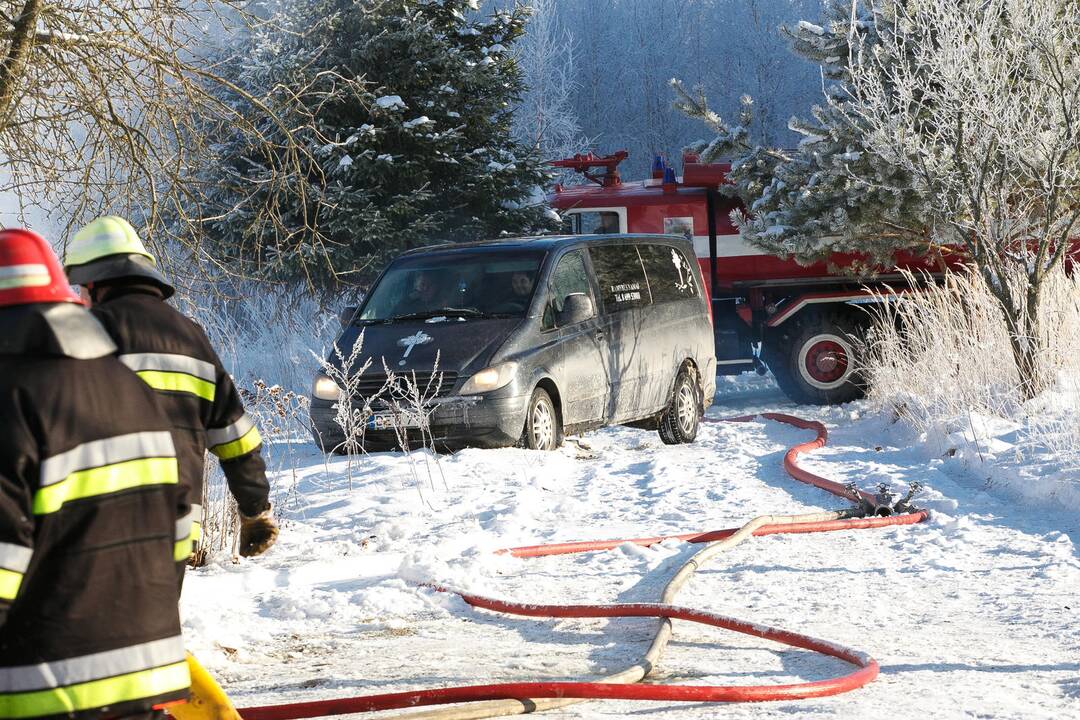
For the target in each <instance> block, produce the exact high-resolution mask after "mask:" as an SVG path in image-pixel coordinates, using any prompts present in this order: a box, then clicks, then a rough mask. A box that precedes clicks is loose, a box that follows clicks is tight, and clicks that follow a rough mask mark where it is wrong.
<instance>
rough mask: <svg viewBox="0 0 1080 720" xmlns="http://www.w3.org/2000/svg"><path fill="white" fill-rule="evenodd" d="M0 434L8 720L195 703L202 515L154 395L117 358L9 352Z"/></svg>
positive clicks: (0, 592) (2, 672) (3, 697)
mask: <svg viewBox="0 0 1080 720" xmlns="http://www.w3.org/2000/svg"><path fill="white" fill-rule="evenodd" d="M0 427H3V428H4V431H3V432H2V433H0V719H3V720H7V719H9V718H10V719H12V720H14V719H16V718H17V719H20V720H22V719H25V718H51V717H58V716H64V717H74V718H79V719H82V718H86V719H87V720H89V719H90V718H98V717H101V716H102V713H103V712H107V713H108V714H109V716H120V715H134V714H142V713H146V712H149V711H150V710H151V709H152V708H153V706H155V705H158V704H160V703H165V702H171V701H174V700H180V699H183V698H185V697H186V696H187V688H188V685H189V679H188V672H187V665H186V663H185V662H184V652H183V643H182V640H181V638H180V618H179V613H178V610H177V603H176V600H177V590H178V588H177V577H176V564H175V560H174V556H175V553H176V550H175V542H176V538H175V534H176V531H177V528H178V520H179V519H181V518H183V517H187V516H190V513H191V507H190V505H189V503H188V499H187V491H186V488H185V487H184V486H183V485H181V484H180V483H179V482H178V480H179V470H178V464H177V459H176V449H175V445H176V443H175V442H174V435H173V431H172V429H171V425H170V423H169V420H168V418H166V417H165V416H164V414H163V413H162V411H161V409H160V408H159V407H158V402H157V399H156V397H155V395H154V393H153V392H152V391H151V390H150V389H149V388H148V387H147V386H146V384H145V383H143V382H141V381H140V380H139V379H138V378H136V377H135V376H134V375H132V373H131V372H130V371H129V370H128V369H127V368H125V367H124V366H123V365H122V364H121V363H120V362H119V361H117V359H116V358H115V357H114V356H107V357H101V358H97V359H92V360H75V359H72V358H67V357H58V356H49V355H4V354H0ZM106 709H107V710H106Z"/></svg>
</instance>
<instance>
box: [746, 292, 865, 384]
mask: <svg viewBox="0 0 1080 720" xmlns="http://www.w3.org/2000/svg"><path fill="white" fill-rule="evenodd" d="M863 330H864V327H863V326H861V325H860V324H859V323H858V322H856V321H855V319H854V318H852V317H850V315H848V314H847V313H842V312H829V313H821V314H815V315H809V316H807V317H805V318H802V319H800V321H799V323H798V324H797V325H793V326H792V327H791V328H790V329H788V330H787V331H786V332H784V333H782V334H779V335H777V336H775V337H773V338H772V339H771V340H767V341H766V342H765V346H764V347H763V355H764V360H765V364H766V365H768V366H769V370H771V371H772V374H773V377H774V378H775V379H776V384H777V385H779V386H780V389H781V390H783V391H784V394H785V395H787V396H788V397H789V398H791V399H792V400H793V401H795V402H797V403H801V404H810V405H833V404H838V403H845V402H850V401H852V400H857V399H859V398H861V397H862V396H863V395H864V394H865V386H864V383H863V379H862V375H861V373H860V372H859V357H858V353H859V350H860V348H859V343H858V339H859V338H860V337H863V336H864V335H865V333H864V332H862V331H863ZM821 353H831V354H832V355H835V354H840V355H841V363H842V365H841V366H840V367H836V368H830V367H828V365H827V364H826V363H825V362H824V361H823V362H822V363H818V364H815V363H814V357H815V356H816V355H817V354H821ZM827 360H828V361H829V362H835V360H834V359H833V358H832V357H830V358H827ZM834 376H835V377H834Z"/></svg>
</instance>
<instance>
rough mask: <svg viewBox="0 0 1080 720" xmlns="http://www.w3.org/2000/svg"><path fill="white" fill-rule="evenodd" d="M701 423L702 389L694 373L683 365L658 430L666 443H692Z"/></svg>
mask: <svg viewBox="0 0 1080 720" xmlns="http://www.w3.org/2000/svg"><path fill="white" fill-rule="evenodd" d="M700 425H701V391H700V390H699V389H698V386H697V383H696V382H695V381H694V377H693V375H692V374H691V373H690V372H689V371H688V370H687V368H686V367H683V368H682V369H681V370H679V376H678V377H677V378H675V389H674V391H672V393H671V400H670V401H669V402H668V407H667V409H666V410H664V414H663V415H661V416H660V424H659V427H658V428H657V432H659V433H660V439H661V440H662V441H663V442H664V444H665V445H680V444H683V443H692V442H694V438H696V437H697V432H698V427H699V426H700Z"/></svg>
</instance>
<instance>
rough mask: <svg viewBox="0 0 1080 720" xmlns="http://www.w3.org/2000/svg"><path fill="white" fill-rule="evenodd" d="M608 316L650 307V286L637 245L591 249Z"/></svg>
mask: <svg viewBox="0 0 1080 720" xmlns="http://www.w3.org/2000/svg"><path fill="white" fill-rule="evenodd" d="M589 255H590V257H592V263H593V268H594V269H595V270H596V282H597V283H598V284H599V285H600V297H601V298H603V300H604V312H605V313H613V312H618V311H619V310H626V309H627V308H633V307H640V306H642V305H648V304H649V285H648V283H647V282H646V281H645V272H644V270H643V269H642V267H641V258H640V257H638V252H637V247H636V246H634V245H606V246H600V247H593V248H589Z"/></svg>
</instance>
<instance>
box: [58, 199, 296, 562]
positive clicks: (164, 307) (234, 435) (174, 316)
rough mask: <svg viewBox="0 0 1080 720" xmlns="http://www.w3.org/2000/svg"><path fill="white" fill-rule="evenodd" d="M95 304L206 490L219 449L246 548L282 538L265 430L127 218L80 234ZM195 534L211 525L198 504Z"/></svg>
mask: <svg viewBox="0 0 1080 720" xmlns="http://www.w3.org/2000/svg"><path fill="white" fill-rule="evenodd" d="M65 260H66V262H65V265H66V268H65V269H66V270H67V272H68V277H69V278H70V280H71V282H72V283H73V284H75V285H81V286H82V287H83V288H84V290H83V297H84V298H85V299H87V300H88V301H89V302H90V303H91V305H92V310H91V311H92V312H93V313H94V315H96V316H97V318H98V320H100V321H101V323H102V325H104V326H105V329H106V330H107V331H108V332H109V334H110V335H111V336H112V338H113V340H114V341H115V342H116V344H117V345H118V346H119V348H120V361H121V362H123V363H124V364H125V365H127V366H128V367H129V368H131V369H132V370H134V371H135V372H136V373H137V374H138V375H139V377H141V378H142V379H143V380H144V381H145V382H146V383H147V384H148V385H149V386H150V387H152V388H153V389H154V390H156V391H157V394H158V397H159V399H160V401H161V404H162V406H163V407H164V408H165V411H166V413H167V414H168V415H169V418H170V419H171V420H172V422H173V426H174V427H175V429H176V430H177V433H176V434H177V442H178V447H177V455H178V457H179V460H180V476H181V481H182V482H185V483H187V484H188V485H189V486H190V487H191V496H192V497H193V498H196V500H195V502H199V501H201V498H202V496H203V465H204V462H205V451H206V449H208V448H209V450H210V452H211V453H213V454H214V455H216V456H217V457H218V460H219V462H220V463H221V469H222V470H223V471H224V472H225V479H226V480H227V481H228V484H229V491H230V492H231V493H232V495H233V497H235V498H236V502H237V505H238V507H239V509H240V554H241V555H243V556H245V557H249V556H252V555H259V554H260V553H263V552H265V551H266V550H267V549H268V548H269V547H270V546H271V545H273V544H274V541H275V540H276V539H277V534H278V526H277V522H276V521H275V520H274V518H273V516H272V515H271V513H270V502H269V500H268V498H269V492H270V488H269V485H268V484H267V481H266V465H265V463H264V462H263V459H262V456H261V454H260V452H259V449H260V448H261V447H262V439H261V438H260V437H259V431H258V429H257V428H256V427H255V424H254V423H253V422H252V421H251V418H250V417H248V415H247V413H246V412H244V405H243V403H242V402H241V400H240V395H239V393H237V391H236V386H235V385H233V382H232V379H231V378H230V377H229V374H228V373H227V372H225V369H224V368H223V367H222V365H221V360H219V359H218V356H217V353H215V352H214V349H213V348H212V347H211V345H210V341H209V340H208V339H207V337H206V333H204V332H203V330H202V328H201V327H199V325H198V324H196V323H195V322H194V321H192V320H191V319H189V318H187V317H185V316H184V315H182V314H181V313H179V312H178V311H177V310H175V309H174V308H173V307H172V306H170V305H169V304H168V303H166V302H165V300H167V299H168V298H169V297H171V296H172V294H173V292H174V289H173V287H172V285H170V284H169V283H168V282H167V281H166V280H165V277H164V276H163V275H162V274H161V272H160V271H159V270H158V269H157V263H156V261H155V260H154V257H153V256H152V255H150V253H148V252H147V251H146V248H145V247H144V246H143V243H142V240H141V239H140V238H139V236H138V234H137V233H136V232H135V229H134V228H133V227H132V226H131V225H130V224H129V223H128V222H127V221H126V220H124V219H123V218H119V217H114V216H106V217H101V218H98V219H97V220H94V221H93V222H91V223H90V224H89V225H87V226H86V227H85V228H83V229H82V230H80V231H79V232H78V233H76V234H75V236H74V237H73V238H72V240H71V242H70V244H69V246H68V250H67V255H66V258H65ZM193 532H194V534H193V538H194V540H195V542H196V543H198V541H199V540H200V538H201V534H202V506H201V505H196V506H195V525H194V531H193Z"/></svg>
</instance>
